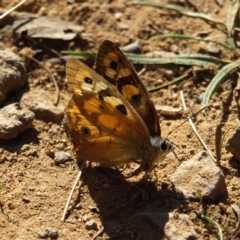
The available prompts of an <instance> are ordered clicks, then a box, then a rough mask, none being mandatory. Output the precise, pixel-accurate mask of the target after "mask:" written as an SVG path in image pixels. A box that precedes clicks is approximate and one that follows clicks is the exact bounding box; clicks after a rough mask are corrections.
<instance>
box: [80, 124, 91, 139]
mask: <svg viewBox="0 0 240 240" xmlns="http://www.w3.org/2000/svg"><path fill="white" fill-rule="evenodd" d="M81 132H82V133H83V135H84V136H85V137H89V136H90V135H91V131H90V129H89V128H88V127H86V126H82V127H81Z"/></svg>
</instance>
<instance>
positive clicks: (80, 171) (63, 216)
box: [61, 161, 86, 222]
mask: <svg viewBox="0 0 240 240" xmlns="http://www.w3.org/2000/svg"><path fill="white" fill-rule="evenodd" d="M85 162H86V161H84V162H83V163H82V166H81V169H80V170H79V173H78V175H77V178H76V180H75V182H74V184H73V186H72V190H71V192H70V194H69V197H68V200H67V203H66V205H65V208H64V211H63V215H62V218H61V221H62V222H64V220H65V216H66V212H67V209H68V206H69V203H70V201H71V199H72V195H73V192H74V190H75V188H76V186H77V184H78V182H79V180H80V178H81V175H82V171H83V167H84V165H85ZM80 186H81V185H80Z"/></svg>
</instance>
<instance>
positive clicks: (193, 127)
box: [180, 91, 216, 162]
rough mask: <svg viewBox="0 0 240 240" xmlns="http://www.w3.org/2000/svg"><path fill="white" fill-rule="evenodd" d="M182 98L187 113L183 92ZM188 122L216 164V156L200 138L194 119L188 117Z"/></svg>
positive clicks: (181, 93) (181, 92)
mask: <svg viewBox="0 0 240 240" xmlns="http://www.w3.org/2000/svg"><path fill="white" fill-rule="evenodd" d="M180 97H181V100H182V105H183V109H184V110H185V111H187V106H186V103H185V99H184V95H183V91H180ZM188 120H189V123H190V125H191V127H192V129H193V131H194V133H195V134H196V136H197V138H198V139H199V141H200V142H201V144H202V145H203V147H204V148H205V149H206V151H207V152H208V154H209V156H211V158H212V159H213V161H214V162H216V159H215V158H214V156H213V155H212V152H211V151H210V149H209V148H208V147H207V145H206V144H205V143H204V141H203V139H202V138H201V137H200V135H199V133H198V131H197V129H196V127H195V125H194V123H193V121H192V119H191V118H190V117H188Z"/></svg>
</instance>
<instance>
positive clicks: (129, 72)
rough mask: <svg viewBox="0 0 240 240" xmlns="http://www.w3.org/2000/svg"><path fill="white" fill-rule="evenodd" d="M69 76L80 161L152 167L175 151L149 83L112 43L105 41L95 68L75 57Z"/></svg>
mask: <svg viewBox="0 0 240 240" xmlns="http://www.w3.org/2000/svg"><path fill="white" fill-rule="evenodd" d="M66 75H67V81H68V88H69V90H70V92H71V95H72V98H71V100H70V101H69V103H68V105H67V107H66V108H65V113H66V116H67V122H68V128H69V135H70V138H71V141H72V143H73V144H74V146H75V152H76V154H77V158H78V160H80V161H82V160H88V161H90V162H96V163H99V164H100V165H101V166H104V167H114V166H122V165H126V164H128V163H130V162H135V163H138V164H140V167H141V168H142V170H144V171H149V170H150V169H151V168H152V166H153V165H154V164H155V163H157V162H158V161H160V160H161V159H163V158H164V157H165V156H166V155H167V154H168V153H169V152H171V151H173V148H174V147H173V143H171V142H170V140H168V139H167V138H162V137H161V130H160V125H159V119H158V116H157V112H156V109H155V107H154V104H153V102H152V101H151V100H150V99H149V95H148V92H147V90H146V88H145V86H144V85H143V83H142V81H141V80H140V78H139V76H138V74H137V73H136V71H135V69H134V67H133V66H132V64H131V63H130V61H129V60H128V59H127V57H126V56H125V55H124V54H123V52H122V51H121V50H120V49H119V48H118V47H117V46H116V45H115V44H114V43H113V42H111V41H109V40H105V41H104V42H102V44H101V45H100V47H99V50H98V53H97V56H96V61H95V71H94V70H92V69H91V68H90V67H88V66H87V65H85V64H84V63H82V62H80V61H78V60H76V59H70V60H68V61H67V64H66Z"/></svg>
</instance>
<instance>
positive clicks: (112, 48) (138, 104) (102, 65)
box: [95, 40, 161, 136]
mask: <svg viewBox="0 0 240 240" xmlns="http://www.w3.org/2000/svg"><path fill="white" fill-rule="evenodd" d="M95 68H96V72H97V73H99V74H100V75H101V76H103V77H104V78H105V79H106V80H107V81H108V82H109V83H111V84H112V85H113V86H115V87H116V88H117V89H118V91H119V92H120V93H122V95H123V96H124V97H125V98H126V99H127V100H128V101H129V102H130V104H131V105H132V106H133V107H134V109H135V110H136V111H137V112H138V114H139V115H140V116H141V118H142V119H143V121H144V122H145V124H146V126H147V128H148V130H149V133H150V135H151V136H160V135H161V130H160V125H159V119H158V116H157V112H156V109H155V106H154V104H153V102H152V101H151V100H150V99H149V94H148V92H147V90H146V88H145V86H144V85H143V83H142V81H141V80H140V79H139V76H138V74H137V73H136V71H135V70H134V68H133V66H132V64H131V63H130V61H129V60H128V59H127V58H126V56H125V55H124V54H123V53H122V51H121V50H120V49H119V48H118V47H117V46H116V45H115V44H114V43H112V42H111V41H108V40H105V41H104V42H103V43H102V44H101V46H100V47H99V50H98V54H97V57H96V66H95Z"/></svg>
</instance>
